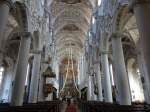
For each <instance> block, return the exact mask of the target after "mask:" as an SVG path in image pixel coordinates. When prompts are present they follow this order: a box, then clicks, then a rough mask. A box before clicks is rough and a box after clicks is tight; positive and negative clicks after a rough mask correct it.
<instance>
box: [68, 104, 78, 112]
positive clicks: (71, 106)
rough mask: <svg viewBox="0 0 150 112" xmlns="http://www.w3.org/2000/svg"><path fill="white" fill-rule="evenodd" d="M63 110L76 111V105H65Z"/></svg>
mask: <svg viewBox="0 0 150 112" xmlns="http://www.w3.org/2000/svg"><path fill="white" fill-rule="evenodd" d="M65 112H77V108H76V105H75V104H70V105H67V106H66V110H65Z"/></svg>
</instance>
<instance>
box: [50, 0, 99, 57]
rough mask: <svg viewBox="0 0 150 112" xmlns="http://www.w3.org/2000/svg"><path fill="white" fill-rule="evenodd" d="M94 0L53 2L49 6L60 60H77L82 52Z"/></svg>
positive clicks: (57, 0) (58, 0)
mask: <svg viewBox="0 0 150 112" xmlns="http://www.w3.org/2000/svg"><path fill="white" fill-rule="evenodd" d="M94 1H96V0H92V2H91V1H90V0H53V1H52V2H51V3H50V5H49V10H50V13H51V25H52V29H53V34H54V40H55V44H56V55H57V57H59V59H60V60H63V59H64V58H67V57H68V56H69V49H70V48H71V49H72V57H73V58H74V59H75V60H77V59H78V58H79V55H80V52H81V51H82V48H83V44H84V40H85V37H86V35H87V32H88V29H89V25H90V22H91V16H92V9H93V7H94V5H93V2H94Z"/></svg>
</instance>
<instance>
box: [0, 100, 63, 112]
mask: <svg viewBox="0 0 150 112" xmlns="http://www.w3.org/2000/svg"><path fill="white" fill-rule="evenodd" d="M61 104H62V102H61V101H51V102H38V103H35V104H34V103H29V104H24V105H23V106H15V107H12V106H9V105H5V104H0V112H60V107H61Z"/></svg>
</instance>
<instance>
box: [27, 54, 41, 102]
mask: <svg viewBox="0 0 150 112" xmlns="http://www.w3.org/2000/svg"><path fill="white" fill-rule="evenodd" d="M40 65H41V53H40V51H38V53H36V54H34V59H33V68H32V76H31V83H30V91H29V103H37V101H38V92H39V80H40Z"/></svg>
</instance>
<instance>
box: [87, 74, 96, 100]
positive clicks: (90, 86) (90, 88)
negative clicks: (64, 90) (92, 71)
mask: <svg viewBox="0 0 150 112" xmlns="http://www.w3.org/2000/svg"><path fill="white" fill-rule="evenodd" d="M92 80H93V76H89V79H88V100H95V99H94V85H93V81H92Z"/></svg>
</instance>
